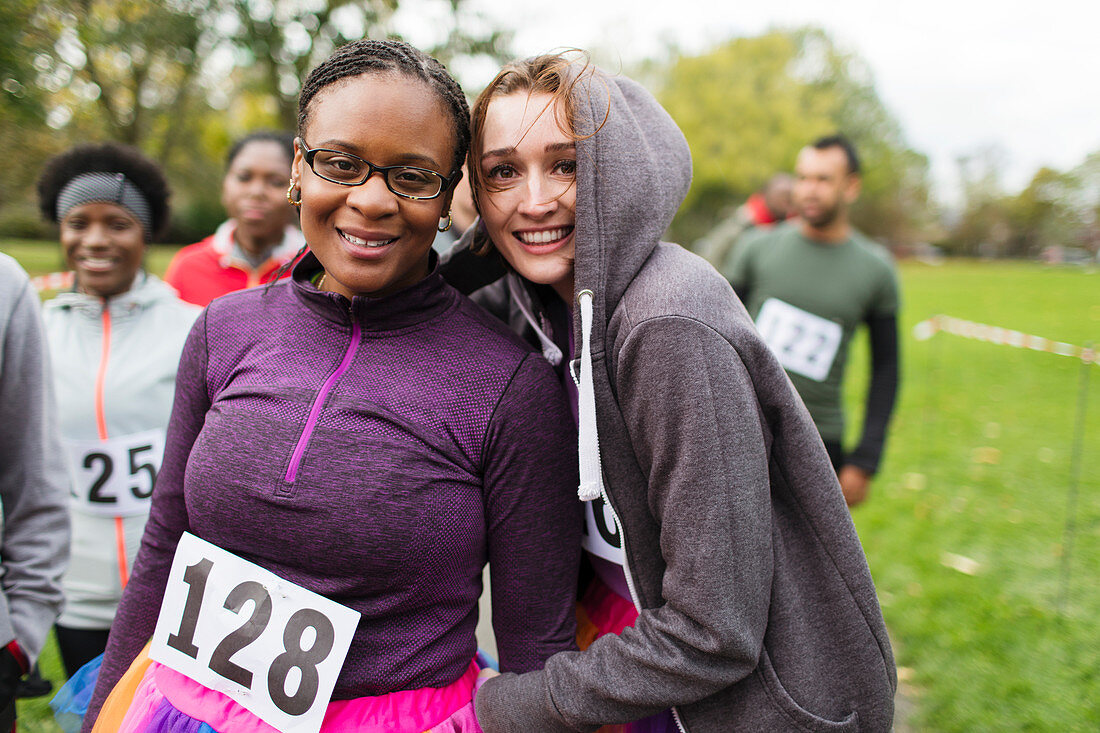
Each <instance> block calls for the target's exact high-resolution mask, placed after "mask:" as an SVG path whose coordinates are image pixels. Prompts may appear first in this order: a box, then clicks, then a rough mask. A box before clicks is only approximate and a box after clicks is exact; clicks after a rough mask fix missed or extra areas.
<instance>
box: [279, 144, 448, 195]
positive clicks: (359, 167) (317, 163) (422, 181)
mask: <svg viewBox="0 0 1100 733" xmlns="http://www.w3.org/2000/svg"><path fill="white" fill-rule="evenodd" d="M298 142H299V143H300V144H301V146H302V148H303V150H302V157H303V158H305V161H306V165H308V166H309V167H310V169H311V170H312V171H313V172H314V173H316V174H317V175H318V176H320V177H321V178H324V179H325V180H326V181H332V182H333V183H339V184H340V185H341V186H362V185H363V184H364V183H366V182H367V180H368V179H370V177H371V176H373V175H374V173H375V172H376V171H377V172H378V173H381V174H382V180H383V181H385V182H386V188H388V189H389V190H390V191H392V192H394V193H395V194H397V195H398V196H401V197H402V198H407V199H414V200H420V199H434V198H436V197H437V196H439V194H441V193H443V192H444V191H446V190H447V187H448V186H450V185H451V179H450V178H448V177H447V176H444V175H442V174H440V173H436V172H435V171H432V170H428V169H427V168H417V167H415V166H411V165H375V164H374V163H371V162H370V161H367V160H363V159H362V158H360V157H359V156H358V155H352V154H351V153H345V152H344V151H342V150H329V149H328V148H309V147H308V146H307V145H306V142H305V140H302V139H301V138H299V139H298Z"/></svg>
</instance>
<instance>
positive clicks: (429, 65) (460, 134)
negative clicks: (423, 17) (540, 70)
mask: <svg viewBox="0 0 1100 733" xmlns="http://www.w3.org/2000/svg"><path fill="white" fill-rule="evenodd" d="M387 71H398V72H401V73H403V74H407V75H408V76H411V77H413V78H414V79H420V80H421V81H423V82H425V83H426V84H427V85H428V86H429V87H431V88H432V90H433V91H434V92H435V93H436V94H437V95H438V96H439V99H440V101H442V102H443V105H444V106H445V107H446V108H447V110H448V112H450V114H451V127H452V129H453V130H454V133H455V141H456V144H455V153H454V158H453V160H452V162H451V170H450V171H448V175H450V174H453V173H454V172H455V171H457V170H458V169H459V168H461V167H462V161H463V159H464V158H465V157H466V151H467V150H468V149H469V147H470V106H469V104H468V103H467V102H466V95H465V94H463V93H462V87H460V86H459V85H458V82H456V81H455V80H454V79H453V78H451V75H450V74H448V73H447V68H446V67H445V66H443V64H441V63H439V62H438V61H436V60H435V59H434V58H432V57H431V56H429V55H427V54H426V53H424V52H423V51H421V50H420V49H417V48H414V47H413V46H410V45H409V44H407V43H405V42H403V41H396V40H392V39H388V40H384V41H375V40H372V39H369V38H364V39H362V40H359V41H354V42H352V43H349V44H347V45H345V46H341V47H340V48H338V49H336V51H334V52H333V54H332V55H331V56H329V57H328V58H327V59H325V60H324V61H322V62H321V63H320V64H319V65H318V66H317V67H316V68H314V69H313V71H311V72H309V76H307V77H306V81H305V83H304V84H302V91H301V93H300V94H299V95H298V136H299V137H301V136H302V135H303V134H304V131H305V128H306V125H307V124H308V122H309V105H310V102H312V101H313V99H314V98H315V97H316V96H317V94H318V93H319V92H320V91H321V90H322V89H325V88H327V87H329V86H331V85H333V84H336V83H337V82H340V81H342V80H344V79H348V78H351V77H353V76H359V75H360V74H369V73H378V72H387Z"/></svg>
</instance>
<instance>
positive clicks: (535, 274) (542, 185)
mask: <svg viewBox="0 0 1100 733" xmlns="http://www.w3.org/2000/svg"><path fill="white" fill-rule="evenodd" d="M556 112H557V109H556V106H555V102H554V98H553V97H552V96H551V95H550V94H528V92H526V91H520V92H514V93H512V94H506V95H502V96H499V97H495V98H494V99H493V100H492V101H491V102H489V106H488V109H487V110H486V114H485V124H484V127H483V130H482V134H481V141H482V142H481V146H480V150H481V159H480V161H479V164H480V166H481V175H482V180H483V181H484V182H485V184H484V185H485V189H484V190H481V191H478V200H479V202H480V208H481V217H482V220H483V221H484V222H485V226H486V228H487V229H488V232H489V236H490V237H491V238H492V240H493V244H494V245H495V246H496V247H497V249H499V250H500V252H501V254H503V255H504V257H505V259H507V260H508V262H509V263H510V264H511V265H512V267H513V268H515V270H516V271H517V272H518V273H519V274H520V275H522V276H523V277H525V278H527V279H528V280H530V281H531V282H535V283H539V284H541V285H550V286H551V287H553V288H554V290H555V291H556V292H557V293H558V295H560V296H561V298H562V300H564V301H565V302H567V303H569V302H571V301H572V299H573V259H574V249H575V242H574V228H575V225H576V208H577V184H576V177H577V175H576V174H577V148H576V143H575V142H574V140H573V138H572V136H570V135H568V134H566V133H565V132H564V131H563V130H562V129H561V127H559V126H558V120H557V118H558V115H557V114H556Z"/></svg>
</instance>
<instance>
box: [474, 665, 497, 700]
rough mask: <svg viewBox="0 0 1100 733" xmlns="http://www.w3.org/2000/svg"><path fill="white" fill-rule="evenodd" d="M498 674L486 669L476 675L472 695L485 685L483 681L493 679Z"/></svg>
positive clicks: (491, 669) (490, 668)
mask: <svg viewBox="0 0 1100 733" xmlns="http://www.w3.org/2000/svg"><path fill="white" fill-rule="evenodd" d="M499 676H500V672H497V671H496V670H495V669H493V668H492V667H486V668H485V669H483V670H481V671H480V672H478V673H477V682H475V683H474V694H477V691H478V690H480V689H481V686H482V685H483V684H485V680H491V679H492V678H494V677H499Z"/></svg>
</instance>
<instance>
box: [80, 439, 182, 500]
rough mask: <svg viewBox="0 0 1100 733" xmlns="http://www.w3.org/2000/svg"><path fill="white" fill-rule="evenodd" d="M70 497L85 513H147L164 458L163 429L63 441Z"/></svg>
mask: <svg viewBox="0 0 1100 733" xmlns="http://www.w3.org/2000/svg"><path fill="white" fill-rule="evenodd" d="M65 447H66V449H67V451H68V456H69V474H70V475H71V477H72V494H73V496H74V497H75V498H76V500H77V503H78V504H79V505H80V508H81V509H82V510H83V511H85V512H88V513H89V514H101V515H106V516H114V517H124V516H129V515H134V514H144V513H146V512H148V511H149V497H151V496H152V495H153V484H154V483H156V480H157V473H158V472H159V471H160V462H161V458H162V457H163V456H164V430H147V431H145V432H143V433H133V434H132V435H123V436H120V437H117V438H111V439H110V440H67V441H65Z"/></svg>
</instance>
